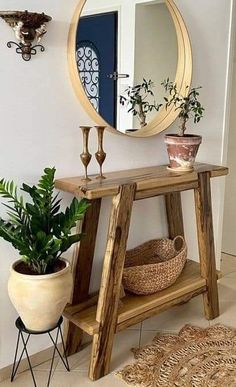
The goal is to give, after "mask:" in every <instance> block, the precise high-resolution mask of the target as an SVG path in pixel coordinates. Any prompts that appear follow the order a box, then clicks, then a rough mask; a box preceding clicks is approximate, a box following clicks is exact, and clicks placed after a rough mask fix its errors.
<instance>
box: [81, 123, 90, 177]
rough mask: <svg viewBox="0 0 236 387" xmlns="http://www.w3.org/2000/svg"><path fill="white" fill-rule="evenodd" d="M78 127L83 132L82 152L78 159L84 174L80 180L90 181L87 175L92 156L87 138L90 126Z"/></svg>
mask: <svg viewBox="0 0 236 387" xmlns="http://www.w3.org/2000/svg"><path fill="white" fill-rule="evenodd" d="M80 129H81V130H82V133H83V153H81V155H80V159H81V161H82V163H83V165H84V168H85V176H84V177H83V179H82V181H91V179H90V178H89V177H88V165H89V163H90V161H91V158H92V155H91V154H90V153H89V150H88V140H89V132H90V130H91V126H80Z"/></svg>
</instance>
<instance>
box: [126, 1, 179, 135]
mask: <svg viewBox="0 0 236 387" xmlns="http://www.w3.org/2000/svg"><path fill="white" fill-rule="evenodd" d="M135 24H136V26H135V27H136V31H135V64H134V84H135V85H137V84H139V83H141V82H142V80H143V78H145V79H146V80H149V79H151V80H152V81H153V82H154V86H155V87H154V89H153V92H154V95H155V101H156V103H163V96H164V94H165V92H164V88H163V87H162V86H161V83H162V82H163V80H164V79H167V78H168V77H169V78H170V80H172V81H174V80H175V76H176V68H177V60H178V42H177V35H176V30H175V26H174V23H173V20H172V17H171V14H170V11H169V10H168V8H167V6H166V4H164V3H161V4H152V3H151V4H149V3H148V4H137V5H136V23H135ZM149 101H150V102H151V103H153V98H152V97H150V99H149ZM156 114H157V112H156V111H155V110H153V112H150V113H148V114H147V122H150V121H151V120H152V119H153V118H154V117H155V116H156ZM133 127H134V128H139V127H140V123H139V121H138V119H137V118H136V117H134V126H133Z"/></svg>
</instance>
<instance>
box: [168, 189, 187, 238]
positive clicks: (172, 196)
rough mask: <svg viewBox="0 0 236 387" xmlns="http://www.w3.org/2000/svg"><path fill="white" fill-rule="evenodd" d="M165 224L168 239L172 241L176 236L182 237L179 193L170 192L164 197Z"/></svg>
mask: <svg viewBox="0 0 236 387" xmlns="http://www.w3.org/2000/svg"><path fill="white" fill-rule="evenodd" d="M165 205H166V214H167V224H168V230H169V237H170V238H171V239H174V238H175V237H176V236H177V235H182V236H183V237H184V222H183V212H182V202H181V193H180V192H172V193H168V194H166V195H165Z"/></svg>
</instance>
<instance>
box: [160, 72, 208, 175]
mask: <svg viewBox="0 0 236 387" xmlns="http://www.w3.org/2000/svg"><path fill="white" fill-rule="evenodd" d="M162 85H163V86H164V88H165V91H166V92H168V93H169V95H170V97H169V98H167V97H164V100H165V106H166V108H168V107H169V106H171V105H172V104H174V106H175V109H176V110H178V111H179V114H178V117H179V119H180V127H179V129H180V130H179V133H178V134H167V135H166V136H165V143H166V144H167V151H168V154H169V160H170V166H169V169H171V170H173V171H176V172H189V171H191V170H192V169H193V165H194V162H195V158H196V155H197V152H198V148H199V146H200V144H201V142H202V137H201V136H198V135H195V134H186V130H187V123H188V121H189V120H190V119H192V120H193V122H194V123H195V124H196V123H198V122H199V121H200V120H201V118H202V117H203V113H204V107H203V106H202V105H201V103H200V101H199V89H201V87H193V88H190V86H186V91H187V93H186V94H187V95H186V96H183V95H181V94H180V93H179V92H178V89H177V85H176V84H175V83H173V82H171V81H170V80H169V79H167V80H165V81H164V82H163V83H162Z"/></svg>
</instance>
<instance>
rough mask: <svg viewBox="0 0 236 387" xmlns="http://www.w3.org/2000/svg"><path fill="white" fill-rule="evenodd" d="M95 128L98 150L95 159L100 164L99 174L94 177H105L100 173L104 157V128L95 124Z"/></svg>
mask: <svg viewBox="0 0 236 387" xmlns="http://www.w3.org/2000/svg"><path fill="white" fill-rule="evenodd" d="M95 128H96V129H97V135H98V150H97V152H96V153H95V157H96V160H97V162H98V164H99V166H100V174H99V176H97V177H96V179H106V177H105V176H104V175H103V173H102V166H103V163H104V161H105V159H106V153H105V152H104V149H103V136H104V130H105V128H106V127H105V126H95Z"/></svg>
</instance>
